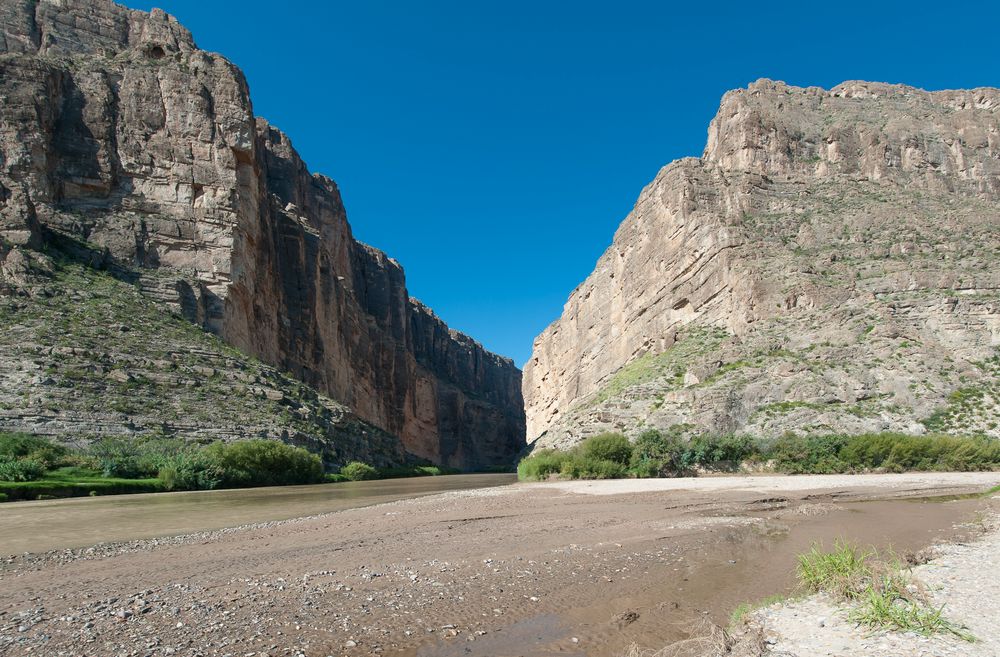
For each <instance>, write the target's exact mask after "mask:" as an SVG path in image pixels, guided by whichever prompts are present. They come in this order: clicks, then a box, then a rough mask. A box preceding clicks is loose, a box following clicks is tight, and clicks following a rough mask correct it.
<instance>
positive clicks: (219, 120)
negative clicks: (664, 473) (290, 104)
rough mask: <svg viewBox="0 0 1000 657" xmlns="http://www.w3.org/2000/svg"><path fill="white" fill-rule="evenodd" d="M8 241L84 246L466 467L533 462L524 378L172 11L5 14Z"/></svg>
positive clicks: (1, 9) (418, 450)
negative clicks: (392, 251) (56, 239)
mask: <svg viewBox="0 0 1000 657" xmlns="http://www.w3.org/2000/svg"><path fill="white" fill-rule="evenodd" d="M0 21H2V23H3V25H4V33H3V35H2V37H0V39H2V40H0V53H3V54H0V147H2V158H3V159H2V166H0V237H3V238H4V239H5V240H6V241H7V242H8V243H11V244H14V245H23V246H26V247H37V246H39V245H40V244H42V243H43V241H45V240H46V239H52V238H53V236H71V237H73V238H74V239H77V240H81V241H85V242H86V243H88V245H91V246H97V247H99V248H101V249H103V250H104V257H103V259H104V260H105V261H106V262H107V263H112V264H113V265H114V266H116V267H122V268H125V269H128V270H129V271H131V272H133V273H134V274H135V275H136V277H137V278H138V281H139V284H140V286H141V287H142V289H143V290H144V291H145V292H146V293H147V294H148V295H149V296H151V297H152V298H154V299H157V300H159V301H162V302H164V303H167V304H169V305H171V306H173V307H175V308H177V309H179V310H181V311H183V313H184V314H185V315H186V316H188V317H189V318H190V319H191V320H193V321H195V322H197V323H199V324H201V325H202V326H204V327H205V328H206V329H208V330H210V331H212V332H214V333H217V334H218V335H220V336H222V337H223V338H224V339H225V340H226V341H227V342H229V343H230V344H232V345H234V346H236V347H238V348H240V349H242V350H244V351H246V352H248V353H250V354H252V355H254V356H258V357H260V358H261V359H262V360H264V361H265V362H267V363H270V364H272V365H274V366H276V367H278V368H280V369H281V370H283V371H287V372H290V373H292V374H293V375H294V376H295V377H297V378H299V379H300V380H302V381H304V382H306V383H308V384H309V385H311V386H314V387H316V388H317V389H318V390H320V391H321V392H323V393H325V394H328V395H329V396H331V397H333V398H335V399H337V400H338V401H341V402H343V403H345V404H347V405H348V406H349V407H350V408H351V409H352V410H353V411H354V412H356V413H357V414H358V415H359V416H360V417H361V418H362V419H364V420H367V421H369V422H371V423H372V424H374V425H376V426H378V427H380V428H382V429H384V430H386V431H389V432H391V433H393V434H395V435H397V436H399V437H400V439H401V440H402V441H403V444H404V446H405V448H406V449H407V450H408V451H409V452H411V453H413V454H415V455H417V456H420V457H424V458H428V459H430V460H432V461H435V462H439V463H445V464H448V465H453V466H458V467H468V468H473V467H483V466H489V465H495V464H499V463H505V462H508V461H510V460H511V459H512V458H513V456H514V454H516V453H517V452H518V451H519V450H520V449H521V447H523V435H524V415H523V407H522V398H521V380H520V372H519V371H518V370H517V368H516V367H515V366H514V365H513V363H512V362H511V361H509V360H508V359H505V358H502V357H499V356H496V355H494V354H491V353H489V352H488V351H486V350H485V349H483V348H482V346H481V345H479V344H478V343H476V342H475V341H473V340H472V339H470V338H468V337H466V336H464V335H461V334H459V333H457V332H454V331H451V330H449V329H448V328H447V327H446V326H445V325H444V324H443V323H442V322H441V321H440V320H439V319H438V318H436V317H435V316H434V315H433V313H431V312H430V310H429V309H427V308H426V307H424V306H423V305H422V304H420V303H419V302H416V301H415V300H413V299H411V298H410V297H409V296H408V294H407V290H406V286H405V278H404V275H403V271H402V269H401V267H400V266H399V264H398V263H396V262H395V261H393V260H392V259H390V258H388V257H387V256H385V254H383V253H381V252H380V251H378V250H376V249H374V248H371V247H369V246H367V245H364V244H361V243H359V242H357V241H356V240H354V238H353V236H352V234H351V229H350V225H349V224H348V223H347V218H346V213H345V211H344V206H343V203H342V202H341V198H340V194H339V192H338V190H337V187H336V185H335V184H334V182H333V181H332V180H330V179H329V178H326V177H324V176H321V175H318V174H310V173H309V171H308V170H307V168H306V166H305V164H304V163H303V162H302V161H301V159H300V158H299V157H298V155H297V153H296V152H295V150H294V148H292V145H291V143H290V141H289V140H288V138H287V137H286V136H285V135H283V134H282V133H281V132H280V131H278V130H277V129H275V128H273V127H272V126H270V125H268V124H267V123H266V122H264V121H263V120H261V119H259V118H256V117H255V116H254V114H253V109H252V106H251V103H250V98H249V93H248V89H247V84H246V81H245V80H244V78H243V75H242V73H241V72H240V71H239V70H238V69H237V68H236V67H235V66H233V65H232V64H231V63H230V62H228V61H227V60H225V59H224V58H223V57H221V56H219V55H215V54H212V53H207V52H204V51H201V50H199V49H198V48H197V47H196V46H195V44H194V41H193V39H192V37H191V35H190V33H189V32H188V31H187V30H186V29H184V28H183V27H182V26H181V25H179V24H178V23H177V22H176V20H175V19H173V18H172V17H170V16H169V15H167V14H165V13H163V12H162V11H153V12H152V13H151V14H146V13H144V12H139V11H133V10H129V9H126V8H123V7H120V6H118V5H115V4H113V3H111V2H107V1H103V0H34V1H30V0H29V1H20V0H19V1H16V2H14V1H11V2H4V3H3V4H2V5H0Z"/></svg>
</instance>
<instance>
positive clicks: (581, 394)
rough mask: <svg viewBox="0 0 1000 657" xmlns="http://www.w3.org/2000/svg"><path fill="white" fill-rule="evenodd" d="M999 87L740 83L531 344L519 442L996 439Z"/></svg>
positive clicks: (999, 397) (999, 431)
mask: <svg viewBox="0 0 1000 657" xmlns="http://www.w3.org/2000/svg"><path fill="white" fill-rule="evenodd" d="M998 255H1000V90H996V89H974V90H968V91H941V92H926V91H922V90H919V89H914V88H911V87H906V86H902V85H888V84H878V83H868V82H847V83H844V84H841V85H839V86H837V87H835V88H834V89H832V90H829V91H828V90H824V89H820V88H815V87H812V88H807V89H803V88H796V87H791V86H787V85H785V84H783V83H780V82H772V81H770V80H761V81H758V82H756V83H754V84H752V85H750V87H749V88H747V89H743V90H738V91H733V92H730V93H728V94H726V96H725V97H724V98H723V100H722V104H721V107H720V109H719V112H718V114H717V116H716V117H715V119H714V120H713V121H712V123H711V125H710V127H709V137H708V145H707V147H706V149H705V152H704V154H703V156H702V157H701V158H687V159H682V160H678V161H676V162H674V163H672V164H670V165H668V166H667V167H665V168H664V169H663V170H661V171H660V173H659V174H658V175H657V176H656V179H655V180H654V181H653V182H652V183H650V184H649V185H648V186H647V187H646V188H645V189H644V190H643V191H642V193H641V195H640V197H639V200H638V202H637V203H636V206H635V209H634V210H633V211H632V213H631V214H629V216H628V217H626V219H625V221H624V222H623V223H622V225H621V227H620V228H619V229H618V231H617V232H616V234H615V237H614V241H613V243H612V245H611V246H610V247H609V248H608V250H607V251H606V252H605V253H604V255H603V256H602V257H601V258H600V260H599V261H598V263H597V267H596V269H595V271H594V272H593V273H592V274H591V275H590V276H589V277H588V278H587V280H586V281H584V282H583V283H582V284H581V285H580V286H579V287H578V288H577V289H576V290H574V291H573V293H572V294H571V295H570V298H569V300H568V302H567V303H566V306H565V309H564V312H563V315H562V317H561V318H560V319H559V320H557V321H556V322H555V323H553V324H552V325H551V326H549V327H548V328H547V329H546V330H545V331H544V332H543V333H542V334H541V335H540V336H539V337H538V338H537V339H536V340H535V344H534V352H533V355H532V358H531V360H530V361H529V363H528V364H527V366H526V368H525V375H524V396H525V403H526V410H527V430H528V439H529V441H530V440H535V439H539V440H538V443H537V444H539V445H555V446H566V445H569V444H572V443H574V442H576V441H578V440H579V439H581V438H583V437H585V436H587V435H589V434H592V433H595V432H598V431H602V430H622V431H626V432H628V433H633V434H634V433H636V432H639V431H641V430H642V429H643V428H646V427H657V428H668V427H676V425H681V426H683V427H685V428H688V429H690V430H691V431H692V432H704V431H710V432H734V431H740V432H747V433H753V434H758V435H774V434H775V433H781V432H784V431H789V430H791V431H799V432H833V431H844V432H852V433H854V432H866V431H877V430H900V431H909V432H916V433H920V432H923V431H926V430H928V429H934V430H941V431H956V432H984V433H987V434H991V435H1000V428H998V424H1000V406H998V404H1000V385H998V382H997V373H998V367H997V351H996V349H997V348H998V346H1000V268H998V267H997V266H996V263H997V262H998Z"/></svg>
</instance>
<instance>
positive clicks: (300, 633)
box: [0, 474, 1000, 657]
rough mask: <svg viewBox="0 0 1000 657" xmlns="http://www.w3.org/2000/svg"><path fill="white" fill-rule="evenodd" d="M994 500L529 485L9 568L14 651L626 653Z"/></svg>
mask: <svg viewBox="0 0 1000 657" xmlns="http://www.w3.org/2000/svg"><path fill="white" fill-rule="evenodd" d="M998 483H1000V474H971V475H970V474H961V475H949V474H915V475H884V476H872V477H857V478H855V477H843V476H831V477H818V476H803V477H725V478H715V477H712V478H709V477H705V478H699V479H686V480H655V481H648V482H647V481H623V482H617V481H615V482H564V483H555V484H533V485H525V484H519V485H515V486H509V487H503V488H496V489H488V490H477V491H463V492H456V493H445V494H441V495H433V496H429V497H423V498H419V499H413V500H404V501H400V502H393V503H390V504H383V505H379V506H374V507H366V508H360V509H351V510H347V511H342V512H338V513H332V514H327V515H323V516H317V517H311V518H304V519H301V520H291V521H283V522H277V523H265V524H262V525H258V526H254V527H251V528H246V529H242V530H235V531H234V530H227V531H219V532H205V533H201V534H197V535H192V536H190V537H186V538H179V539H166V540H163V539H159V540H152V541H136V542H132V543H128V544H122V545H115V546H103V547H101V548H100V549H97V550H91V551H88V550H82V551H77V552H60V553H52V554H48V555H36V556H30V557H18V558H14V559H11V560H9V561H8V562H7V563H5V564H4V565H3V566H0V654H9V655H27V654H31V655H57V654H65V655H106V654H115V655H181V654H184V655H188V654H198V653H200V654H204V655H226V654H231V655H246V654H248V653H255V655H256V656H257V657H260V656H261V655H265V654H267V655H272V656H274V655H299V654H303V655H306V656H307V657H315V656H317V655H318V656H320V657H322V656H323V655H332V654H350V655H369V654H397V655H449V654H455V655H490V656H491V657H498V656H499V655H505V654H511V655H515V654H516V655H554V654H561V655H567V654H569V655H573V654H576V655H595V656H600V655H616V654H618V653H620V652H621V651H622V650H623V649H624V648H625V647H626V646H628V645H629V644H630V643H632V642H635V643H638V644H640V645H643V646H650V647H654V646H658V645H659V646H662V645H666V644H667V643H669V642H670V641H673V640H676V639H679V638H684V637H685V636H687V634H688V633H690V631H691V629H692V628H693V627H694V623H695V622H696V621H698V620H700V619H710V620H713V621H716V622H721V623H725V621H726V619H727V617H728V614H729V612H730V611H731V610H732V608H733V607H735V606H736V605H737V604H738V603H739V602H742V601H745V600H750V599H756V598H759V597H762V596H763V595H768V594H770V593H775V592H781V591H783V590H787V589H788V588H789V587H790V586H791V585H792V582H791V580H790V577H791V575H792V570H793V565H794V555H795V553H796V552H797V551H800V550H801V549H803V548H804V547H807V546H808V544H809V543H810V542H811V541H814V540H832V539H833V538H836V537H838V536H846V537H848V538H855V539H858V540H861V539H864V540H865V541H866V542H874V543H876V544H886V543H892V544H894V545H896V546H898V547H903V548H908V547H912V548H918V547H923V546H925V545H928V544H930V543H933V542H935V541H940V540H942V539H944V538H948V537H950V536H952V535H953V533H952V532H953V530H952V527H953V525H954V523H955V522H956V521H959V520H961V519H962V518H968V517H972V516H973V515H974V514H975V513H976V512H977V511H979V510H980V507H981V505H983V504H988V503H989V502H988V501H983V500H964V501H956V502H951V503H948V504H941V503H926V502H919V501H913V500H889V501H886V500H885V499H884V498H893V497H917V496H925V495H932V494H942V493H957V492H971V491H973V490H982V489H984V488H988V487H989V486H992V485H996V484H998ZM594 493H600V494H594ZM873 499H878V500H881V501H874V502H873V501H868V502H862V500H873Z"/></svg>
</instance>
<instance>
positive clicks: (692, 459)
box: [686, 434, 760, 465]
mask: <svg viewBox="0 0 1000 657" xmlns="http://www.w3.org/2000/svg"><path fill="white" fill-rule="evenodd" d="M687 451H688V455H687V457H686V461H687V462H688V464H689V465H714V464H717V463H739V462H740V461H743V460H744V459H747V458H750V457H751V456H753V455H755V454H757V453H759V451H760V447H759V445H758V444H757V441H755V440H754V439H753V438H752V437H750V436H736V435H732V434H729V435H723V436H716V435H700V436H695V437H694V438H692V439H691V442H690V443H689V444H688V448H687Z"/></svg>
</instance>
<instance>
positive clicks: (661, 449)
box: [517, 427, 1000, 480]
mask: <svg viewBox="0 0 1000 657" xmlns="http://www.w3.org/2000/svg"><path fill="white" fill-rule="evenodd" d="M682 433H683V429H682V428H679V427H678V428H676V429H673V430H669V431H666V432H660V431H658V430H655V429H650V430H648V431H645V432H643V433H642V434H640V435H639V436H638V437H637V438H636V440H635V442H634V443H633V442H631V441H629V439H628V438H627V437H626V436H624V435H622V434H618V433H605V434H600V435H598V436H593V437H591V438H588V439H587V440H585V441H583V442H582V443H580V444H579V445H577V446H576V447H574V448H573V449H571V450H565V451H560V450H552V449H543V450H539V451H537V452H535V453H534V454H532V455H531V456H528V457H527V458H524V459H522V461H521V462H520V464H518V468H517V472H518V476H519V477H520V478H521V479H523V480H543V479H546V478H548V477H550V476H557V477H561V478H566V479H616V478H623V477H638V478H649V477H678V476H692V475H695V474H697V473H698V471H699V470H712V471H717V472H735V471H740V470H750V471H777V472H783V473H788V474H837V473H841V474H843V473H860V472H905V471H960V472H969V471H989V470H997V469H1000V441H997V440H994V439H990V438H988V437H986V436H951V435H926V436H912V435H908V434H902V433H878V434H858V435H852V436H846V435H816V436H799V435H795V434H786V435H783V436H780V437H778V438H773V439H760V438H754V437H751V436H739V435H725V436H714V435H700V436H695V437H694V438H692V439H690V440H686V439H685V438H684V437H683V436H682Z"/></svg>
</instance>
